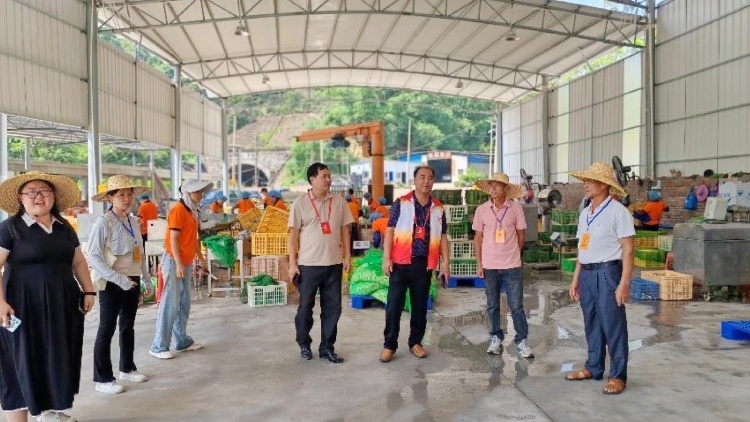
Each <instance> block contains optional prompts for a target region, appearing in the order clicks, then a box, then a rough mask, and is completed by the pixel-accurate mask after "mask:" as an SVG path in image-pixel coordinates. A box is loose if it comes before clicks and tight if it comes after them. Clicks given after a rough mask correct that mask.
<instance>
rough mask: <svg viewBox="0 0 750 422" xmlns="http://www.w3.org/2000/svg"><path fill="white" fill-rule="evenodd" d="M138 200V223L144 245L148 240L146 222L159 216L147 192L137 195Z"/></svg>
mask: <svg viewBox="0 0 750 422" xmlns="http://www.w3.org/2000/svg"><path fill="white" fill-rule="evenodd" d="M138 202H139V203H140V204H141V205H140V207H138V219H139V220H138V223H139V224H140V226H141V237H143V244H144V245H145V244H146V241H147V240H148V222H149V221H150V220H156V219H158V218H159V209H158V208H157V207H156V204H154V203H153V202H151V199H150V198H149V196H148V193H142V194H141V195H139V196H138Z"/></svg>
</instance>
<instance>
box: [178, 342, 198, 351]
mask: <svg viewBox="0 0 750 422" xmlns="http://www.w3.org/2000/svg"><path fill="white" fill-rule="evenodd" d="M202 348H203V345H202V344H200V343H196V342H193V344H191V345H190V346H188V347H186V348H184V349H180V350H175V351H176V352H190V351H193V350H200V349H202Z"/></svg>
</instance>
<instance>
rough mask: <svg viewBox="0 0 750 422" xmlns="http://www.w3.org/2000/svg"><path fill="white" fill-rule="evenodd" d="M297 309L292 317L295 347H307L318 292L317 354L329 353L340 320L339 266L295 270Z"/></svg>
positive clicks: (334, 341) (306, 266)
mask: <svg viewBox="0 0 750 422" xmlns="http://www.w3.org/2000/svg"><path fill="white" fill-rule="evenodd" d="M299 272H300V276H299V286H297V289H298V290H299V306H298V307H297V316H295V317H294V327H295V328H296V330H297V344H299V346H300V347H310V345H311V344H312V337H310V330H311V329H312V327H313V308H314V307H315V294H316V293H317V291H318V289H320V346H318V351H319V352H320V353H324V352H326V351H329V350H330V351H331V352H333V345H334V343H336V331H337V325H338V323H339V318H340V317H341V276H342V272H343V265H342V264H338V265H328V266H309V265H300V266H299Z"/></svg>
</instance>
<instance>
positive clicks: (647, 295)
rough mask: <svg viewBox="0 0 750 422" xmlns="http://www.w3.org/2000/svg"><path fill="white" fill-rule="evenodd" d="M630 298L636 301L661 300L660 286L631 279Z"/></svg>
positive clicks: (640, 279)
mask: <svg viewBox="0 0 750 422" xmlns="http://www.w3.org/2000/svg"><path fill="white" fill-rule="evenodd" d="M630 297H631V298H633V299H636V300H659V284H657V283H655V282H653V281H649V280H644V279H642V278H634V279H631V280H630Z"/></svg>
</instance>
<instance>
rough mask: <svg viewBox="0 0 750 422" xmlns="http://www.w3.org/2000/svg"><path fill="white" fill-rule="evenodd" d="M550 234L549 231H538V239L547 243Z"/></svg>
mask: <svg viewBox="0 0 750 422" xmlns="http://www.w3.org/2000/svg"><path fill="white" fill-rule="evenodd" d="M551 235H552V233H550V232H539V241H540V242H544V243H549V242H551V240H550V238H549V237H550V236H551Z"/></svg>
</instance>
